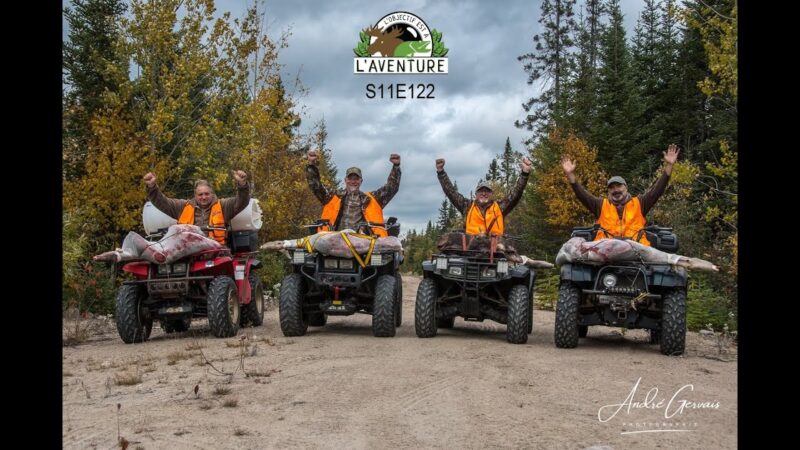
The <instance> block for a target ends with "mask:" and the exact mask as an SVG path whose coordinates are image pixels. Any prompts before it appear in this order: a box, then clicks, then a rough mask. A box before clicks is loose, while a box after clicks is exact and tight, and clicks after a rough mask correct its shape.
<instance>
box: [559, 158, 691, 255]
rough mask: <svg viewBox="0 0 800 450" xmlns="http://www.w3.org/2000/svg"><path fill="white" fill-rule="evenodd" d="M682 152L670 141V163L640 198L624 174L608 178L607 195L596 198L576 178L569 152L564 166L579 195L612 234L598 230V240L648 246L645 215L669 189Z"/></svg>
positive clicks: (576, 194) (571, 183) (562, 166)
mask: <svg viewBox="0 0 800 450" xmlns="http://www.w3.org/2000/svg"><path fill="white" fill-rule="evenodd" d="M679 153H680V150H679V149H678V146H677V145H675V144H670V146H669V147H668V148H667V151H666V152H664V162H665V163H666V164H665V165H664V173H663V174H661V177H660V178H659V179H658V181H656V184H655V185H654V186H653V187H652V188H651V189H650V190H649V191H647V192H645V193H644V194H642V195H639V196H637V197H631V194H630V193H629V192H628V185H627V183H625V179H624V178H622V177H620V176H613V177H611V178H609V179H608V197H607V198H600V197H595V196H594V195H592V194H590V193H589V192H587V191H586V189H584V187H583V186H581V185H580V183H578V180H577V178H576V177H575V161H573V160H572V159H570V158H569V157H568V156H567V155H564V156H563V157H562V158H561V168H563V169H564V173H565V174H566V175H567V179H568V180H569V184H570V186H572V190H573V191H574V192H575V196H576V197H578V200H579V201H580V202H581V203H582V204H583V206H585V207H586V208H587V209H588V210H589V211H591V212H592V214H594V215H595V217H597V222H596V223H597V224H599V225H600V226H601V227H602V228H604V229H605V230H607V231H608V233H610V234H611V235H608V234H607V233H605V232H603V231H598V232H597V235H596V236H595V239H594V240H599V239H607V238H613V237H625V238H630V239H633V240H635V241H637V242H639V243H641V244H644V245H650V241H648V240H647V237H646V236H645V234H644V233H643V232H640V231H641V230H642V228H644V227H645V224H646V222H647V221H646V220H645V216H646V215H647V213H648V212H649V211H650V209H651V208H652V207H653V205H655V204H656V201H658V199H659V197H661V194H663V193H664V190H666V189H667V184H669V177H670V175H672V165H673V164H675V161H677V160H678V154H679Z"/></svg>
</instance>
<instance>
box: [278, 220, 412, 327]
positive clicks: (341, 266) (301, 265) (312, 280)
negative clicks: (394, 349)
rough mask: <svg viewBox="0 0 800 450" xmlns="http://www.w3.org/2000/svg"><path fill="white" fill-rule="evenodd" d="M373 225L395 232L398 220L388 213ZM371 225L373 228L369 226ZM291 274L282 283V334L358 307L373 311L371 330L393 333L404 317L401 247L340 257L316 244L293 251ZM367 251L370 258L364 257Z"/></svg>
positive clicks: (355, 309)
mask: <svg viewBox="0 0 800 450" xmlns="http://www.w3.org/2000/svg"><path fill="white" fill-rule="evenodd" d="M325 225H329V223H328V221H327V220H324V219H323V220H319V221H317V222H316V223H313V224H310V225H306V227H307V228H310V229H311V230H316V228H317V227H320V226H325ZM365 225H369V226H371V227H376V226H379V227H381V228H384V229H386V230H387V232H388V233H389V235H390V236H397V235H398V234H399V231H400V224H399V223H397V219H396V218H394V217H390V218H389V220H388V221H387V222H386V223H385V224H374V223H370V224H367V223H366V222H363V223H359V224H357V225H356V229H359V228H361V227H362V226H365ZM367 229H369V228H367ZM290 252H291V263H292V268H291V273H289V274H288V275H286V276H285V277H284V278H283V281H282V282H281V290H280V299H279V302H278V309H279V317H280V322H281V331H283V334H284V336H303V335H304V334H306V331H307V330H308V327H309V325H310V326H316V327H320V326H324V325H325V323H326V322H327V319H328V316H349V315H351V314H355V313H357V312H360V313H365V314H372V334H373V335H374V336H377V337H391V336H394V335H395V328H396V327H399V326H400V323H401V322H402V311H403V305H402V302H403V292H402V280H401V278H400V272H399V267H400V264H401V263H402V262H403V256H402V254H401V252H397V251H392V252H379V251H377V250H376V251H374V252H372V254H370V255H360V259H361V260H360V261H359V260H358V259H356V258H355V257H350V258H339V257H334V256H327V255H323V254H321V253H320V252H319V251H317V250H316V249H312V251H311V252H308V251H307V249H302V248H298V249H295V250H291V251H290ZM366 256H368V257H366Z"/></svg>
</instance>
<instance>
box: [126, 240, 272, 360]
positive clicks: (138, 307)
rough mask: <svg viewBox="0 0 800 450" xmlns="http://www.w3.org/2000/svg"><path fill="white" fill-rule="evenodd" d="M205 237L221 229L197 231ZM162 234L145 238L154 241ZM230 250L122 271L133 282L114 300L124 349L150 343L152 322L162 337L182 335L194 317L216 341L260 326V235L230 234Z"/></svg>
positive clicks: (128, 266) (142, 263)
mask: <svg viewBox="0 0 800 450" xmlns="http://www.w3.org/2000/svg"><path fill="white" fill-rule="evenodd" d="M201 229H202V230H203V232H204V233H205V232H208V231H209V230H215V229H216V230H219V229H223V228H212V227H201ZM165 232H166V229H160V230H159V231H158V233H155V234H151V235H148V236H147V239H149V240H153V241H157V240H158V239H160V238H161V237H163V235H164V233H165ZM226 242H228V245H229V246H230V247H223V248H220V249H212V250H206V251H202V252H200V253H197V254H194V255H191V256H188V257H186V258H183V259H180V260H178V261H175V262H172V263H171V264H154V263H150V262H148V261H135V262H130V263H127V264H125V265H124V266H123V267H122V270H123V271H124V272H128V273H131V274H133V275H134V277H135V279H134V280H131V281H125V282H123V285H122V287H121V288H120V290H119V292H118V294H117V310H116V317H117V330H118V331H119V335H120V337H121V338H122V340H123V341H124V342H125V343H126V344H130V343H133V342H142V341H145V340H147V339H148V338H149V337H150V331H151V330H152V328H153V321H154V320H159V321H161V327H162V329H163V330H164V332H166V333H172V332H175V331H186V330H188V329H189V326H190V324H191V321H192V318H193V317H206V316H207V317H208V323H209V326H210V327H211V332H212V333H213V334H214V336H217V337H231V336H235V335H236V333H237V332H238V331H239V326H240V325H242V326H245V325H248V324H249V325H253V326H258V325H261V324H262V322H263V321H264V296H263V289H262V286H261V280H260V279H259V278H258V276H257V274H256V273H255V272H254V270H255V269H258V268H260V267H261V262H260V261H259V260H258V259H256V258H255V255H256V253H255V251H256V250H257V249H258V231H257V230H249V231H232V232H228V238H227V239H226Z"/></svg>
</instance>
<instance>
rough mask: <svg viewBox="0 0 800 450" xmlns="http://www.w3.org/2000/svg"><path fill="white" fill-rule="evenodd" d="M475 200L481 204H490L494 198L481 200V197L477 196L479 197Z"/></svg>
mask: <svg viewBox="0 0 800 450" xmlns="http://www.w3.org/2000/svg"><path fill="white" fill-rule="evenodd" d="M475 201H476V203H478V205H479V206H484V205H488V204H489V202H491V201H492V200H491V199H489V198H487V199H485V200H481V199H480V198H477V199H475Z"/></svg>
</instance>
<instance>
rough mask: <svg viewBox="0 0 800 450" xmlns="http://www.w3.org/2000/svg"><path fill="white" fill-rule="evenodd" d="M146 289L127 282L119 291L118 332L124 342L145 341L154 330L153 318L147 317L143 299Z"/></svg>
mask: <svg viewBox="0 0 800 450" xmlns="http://www.w3.org/2000/svg"><path fill="white" fill-rule="evenodd" d="M146 295H147V294H146V291H145V289H144V288H143V287H142V286H140V285H136V284H125V285H122V287H121V288H120V289H119V292H117V308H116V313H117V332H118V333H119V337H121V338H122V342H124V343H126V344H133V343H134V342H144V341H146V340H147V339H148V338H149V337H150V332H151V331H152V330H153V319H151V318H148V317H146V310H145V309H144V307H143V305H142V301H143V300H144V298H145V296H146Z"/></svg>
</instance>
